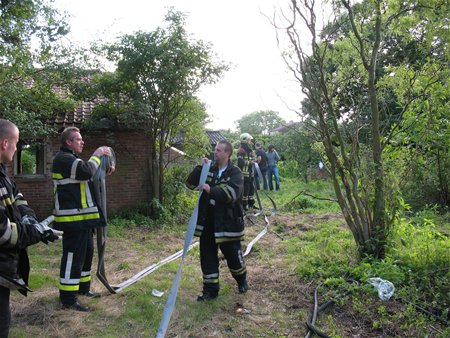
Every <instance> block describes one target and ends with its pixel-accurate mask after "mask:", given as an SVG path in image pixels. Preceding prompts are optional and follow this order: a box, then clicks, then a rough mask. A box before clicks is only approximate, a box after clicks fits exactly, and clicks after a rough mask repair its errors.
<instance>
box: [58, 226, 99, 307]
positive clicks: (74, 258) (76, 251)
mask: <svg viewBox="0 0 450 338" xmlns="http://www.w3.org/2000/svg"><path fill="white" fill-rule="evenodd" d="M93 254H94V243H93V238H92V230H91V229H88V230H83V231H73V232H72V231H71V232H64V234H63V255H62V258H61V270H60V283H59V298H60V300H61V303H63V304H66V305H71V304H73V303H75V302H76V300H77V294H78V292H88V291H89V288H90V284H91V274H90V270H91V265H92V256H93Z"/></svg>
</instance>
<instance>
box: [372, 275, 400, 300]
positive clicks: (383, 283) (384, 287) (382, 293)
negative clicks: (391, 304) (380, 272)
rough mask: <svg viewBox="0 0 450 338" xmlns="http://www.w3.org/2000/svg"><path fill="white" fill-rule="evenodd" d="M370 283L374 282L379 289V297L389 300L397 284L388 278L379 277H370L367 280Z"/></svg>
mask: <svg viewBox="0 0 450 338" xmlns="http://www.w3.org/2000/svg"><path fill="white" fill-rule="evenodd" d="M367 282H368V283H369V284H372V285H373V286H374V287H375V289H377V290H378V297H380V299H381V300H389V298H391V297H392V295H393V294H394V291H395V286H394V284H392V283H391V282H389V281H388V280H384V279H381V278H379V277H375V278H369V279H368V280H367Z"/></svg>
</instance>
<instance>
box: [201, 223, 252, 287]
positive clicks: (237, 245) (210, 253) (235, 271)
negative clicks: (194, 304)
mask: <svg viewBox="0 0 450 338" xmlns="http://www.w3.org/2000/svg"><path fill="white" fill-rule="evenodd" d="M219 248H220V251H222V253H223V255H224V256H225V259H226V261H227V265H228V268H229V269H230V272H231V275H232V276H233V278H234V279H235V280H236V281H237V282H238V283H241V282H243V281H244V280H245V279H246V276H247V269H246V267H245V262H244V258H243V255H242V250H241V241H240V240H237V241H231V242H224V243H220V244H217V243H216V241H215V238H214V227H213V226H212V224H211V223H208V224H207V225H206V226H205V228H204V229H203V232H202V235H201V237H200V264H201V268H202V273H203V292H209V293H217V292H219V289H220V286H219V257H218V249H219Z"/></svg>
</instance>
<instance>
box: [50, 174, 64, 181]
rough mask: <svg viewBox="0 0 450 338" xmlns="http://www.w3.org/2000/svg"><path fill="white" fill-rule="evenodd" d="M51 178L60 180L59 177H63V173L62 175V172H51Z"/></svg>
mask: <svg viewBox="0 0 450 338" xmlns="http://www.w3.org/2000/svg"><path fill="white" fill-rule="evenodd" d="M52 178H55V179H58V180H60V179H62V178H63V175H62V174H59V173H53V174H52Z"/></svg>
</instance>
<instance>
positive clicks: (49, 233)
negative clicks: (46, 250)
mask: <svg viewBox="0 0 450 338" xmlns="http://www.w3.org/2000/svg"><path fill="white" fill-rule="evenodd" d="M62 234H63V232H62V231H58V230H55V229H52V228H48V230H45V231H44V232H43V233H42V238H41V241H42V242H44V243H45V244H48V242H52V243H53V242H54V241H57V240H58V239H61V238H62Z"/></svg>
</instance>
